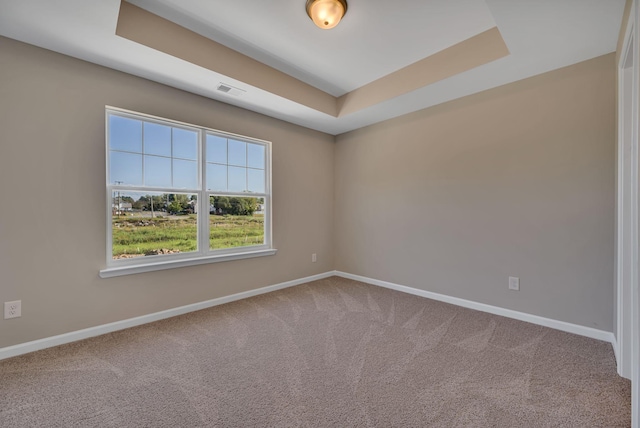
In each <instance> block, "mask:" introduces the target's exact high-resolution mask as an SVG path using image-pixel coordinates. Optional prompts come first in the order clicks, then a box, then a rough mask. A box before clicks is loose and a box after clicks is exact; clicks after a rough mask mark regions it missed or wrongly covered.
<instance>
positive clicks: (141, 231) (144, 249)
mask: <svg viewBox="0 0 640 428" xmlns="http://www.w3.org/2000/svg"><path fill="white" fill-rule="evenodd" d="M111 198H112V199H111V201H112V204H111V206H112V242H113V246H112V255H111V256H112V258H113V259H128V258H133V257H144V256H159V257H161V256H163V255H165V254H177V253H186V252H191V251H197V249H198V223H197V214H194V212H195V207H196V206H197V203H196V195H191V194H166V193H164V194H163V193H156V192H154V193H144V192H118V191H115V192H114V193H113V194H112V195H111Z"/></svg>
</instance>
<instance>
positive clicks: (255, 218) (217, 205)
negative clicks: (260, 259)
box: [209, 196, 264, 250]
mask: <svg viewBox="0 0 640 428" xmlns="http://www.w3.org/2000/svg"><path fill="white" fill-rule="evenodd" d="M263 203H264V201H263V200H262V199H261V198H234V197H227V196H211V197H210V198H209V206H210V213H209V248H210V249H211V250H219V249H223V248H235V247H247V246H251V245H262V244H264V214H262V213H257V211H258V210H259V209H260V208H261V207H262V204H263Z"/></svg>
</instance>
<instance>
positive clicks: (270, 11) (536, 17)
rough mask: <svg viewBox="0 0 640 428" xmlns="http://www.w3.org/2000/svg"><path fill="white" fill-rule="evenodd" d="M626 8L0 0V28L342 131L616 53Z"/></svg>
mask: <svg viewBox="0 0 640 428" xmlns="http://www.w3.org/2000/svg"><path fill="white" fill-rule="evenodd" d="M624 4H625V0H606V1H604V0H415V1H410V0H396V1H394V2H388V1H383V0H349V10H348V12H347V14H346V16H345V18H344V19H343V21H342V22H341V23H340V24H339V25H338V27H336V28H334V29H333V30H321V29H319V28H317V27H315V25H313V23H312V22H311V21H310V20H309V18H308V17H307V15H306V13H305V8H304V5H305V1H304V0H271V1H255V0H234V1H220V0H131V1H130V2H129V3H125V4H123V5H122V7H121V4H120V0H101V1H86V0H56V1H55V2H53V1H50V0H21V1H15V0H0V10H1V11H2V13H0V34H1V35H3V36H6V37H9V38H13V39H16V40H20V41H24V42H26V43H30V44H33V45H36V46H40V47H43V48H46V49H50V50H53V51H57V52H60V53H63V54H66V55H70V56H74V57H77V58H80V59H83V60H86V61H90V62H94V63H97V64H101V65H104V66H107V67H111V68H114V69H117V70H121V71H124V72H127V73H131V74H134V75H137V76H141V77H144V78H147V79H150V80H155V81H158V82H160V83H164V84H167V85H171V86H174V87H177V88H180V89H183V90H187V91H190V92H193V93H197V94H200V95H203V96H206V97H210V98H213V99H217V100H220V101H223V102H226V103H229V104H233V105H237V106H240V107H243V108H246V109H249V110H253V111H257V112H260V113H263V114H266V115H269V116H272V117H275V118H279V119H282V120H286V121H289V122H292V123H296V124H299V125H302V126H306V127H309V128H312V129H317V130H320V131H323V132H327V133H330V134H334V135H335V134H340V133H343V132H347V131H350V130H353V129H357V128H359V127H362V126H366V125H369V124H372V123H376V122H379V121H382V120H385V119H389V118H392V117H395V116H398V115H402V114H405V113H409V112H412V111H415V110H418V109H422V108H426V107H430V106H433V105H436V104H439V103H442V102H446V101H449V100H452V99H455V98H459V97H462V96H465V95H470V94H473V93H476V92H479V91H482V90H486V89H490V88H493V87H496V86H500V85H503V84H507V83H510V82H513V81H516V80H520V79H523V78H526V77H530V76H533V75H536V74H539V73H543V72H546V71H549V70H553V69H556V68H560V67H564V66H567V65H571V64H574V63H577V62H580V61H584V60H587V59H590V58H594V57H597V56H600V55H604V54H607V53H610V52H613V51H614V50H615V48H616V42H617V38H618V32H619V29H620V24H621V20H622V13H623V9H624ZM220 83H226V84H228V85H231V86H234V87H237V88H239V89H242V90H244V91H246V92H244V93H243V95H241V96H233V95H229V94H225V93H222V92H220V91H218V90H217V89H216V88H217V86H218V85H219V84H220Z"/></svg>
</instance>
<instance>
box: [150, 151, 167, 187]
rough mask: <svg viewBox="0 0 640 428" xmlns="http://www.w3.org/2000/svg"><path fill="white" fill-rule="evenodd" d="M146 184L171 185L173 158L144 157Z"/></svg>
mask: <svg viewBox="0 0 640 428" xmlns="http://www.w3.org/2000/svg"><path fill="white" fill-rule="evenodd" d="M144 185H145V186H151V187H171V159H169V158H160V157H158V156H145V157H144Z"/></svg>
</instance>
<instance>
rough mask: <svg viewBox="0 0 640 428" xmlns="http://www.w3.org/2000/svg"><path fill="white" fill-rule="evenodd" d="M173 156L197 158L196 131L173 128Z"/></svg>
mask: <svg viewBox="0 0 640 428" xmlns="http://www.w3.org/2000/svg"><path fill="white" fill-rule="evenodd" d="M173 157H174V158H182V159H191V160H196V159H198V133H197V132H195V131H187V130H186V129H180V128H173Z"/></svg>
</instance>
